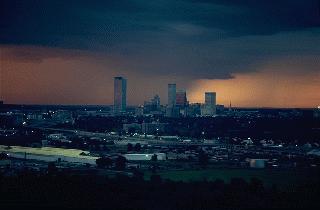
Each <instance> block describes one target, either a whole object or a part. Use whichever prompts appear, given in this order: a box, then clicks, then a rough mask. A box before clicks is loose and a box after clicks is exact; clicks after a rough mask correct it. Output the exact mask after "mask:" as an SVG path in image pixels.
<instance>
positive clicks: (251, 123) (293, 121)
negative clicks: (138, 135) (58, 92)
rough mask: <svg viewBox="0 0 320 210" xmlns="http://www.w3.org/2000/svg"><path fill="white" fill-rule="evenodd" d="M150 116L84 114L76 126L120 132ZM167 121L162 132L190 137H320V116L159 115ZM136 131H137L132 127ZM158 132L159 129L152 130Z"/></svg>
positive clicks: (91, 129) (297, 138)
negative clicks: (171, 116) (236, 116)
mask: <svg viewBox="0 0 320 210" xmlns="http://www.w3.org/2000/svg"><path fill="white" fill-rule="evenodd" d="M152 120H153V119H152V118H147V117H144V118H143V117H94V116H89V117H81V118H79V119H77V120H76V121H75V127H76V128H78V129H83V130H88V131H100V132H103V131H108V132H110V131H116V132H119V133H121V132H122V126H123V124H124V123H142V122H151V121H152ZM157 120H158V121H159V122H162V123H168V124H169V125H168V126H167V129H166V131H165V132H164V133H159V135H178V136H182V137H191V138H206V139H208V138H215V137H243V138H247V137H251V138H273V139H280V140H282V141H284V142H285V141H288V142H290V141H293V140H297V141H298V142H300V143H305V142H310V141H317V140H319V138H320V120H319V119H315V118H311V117H298V118H253V119H249V118H233V117H215V118H211V117H202V118H199V117H198V118H191V117H190V118H166V117H158V118H157ZM133 132H135V131H133ZM150 134H156V133H150Z"/></svg>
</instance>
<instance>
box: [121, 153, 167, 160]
mask: <svg viewBox="0 0 320 210" xmlns="http://www.w3.org/2000/svg"><path fill="white" fill-rule="evenodd" d="M153 155H157V160H166V159H167V156H166V154H165V153H154V154H125V155H124V157H125V158H126V159H127V160H129V161H130V160H133V161H142V160H151V158H152V156H153Z"/></svg>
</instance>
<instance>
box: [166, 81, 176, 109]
mask: <svg viewBox="0 0 320 210" xmlns="http://www.w3.org/2000/svg"><path fill="white" fill-rule="evenodd" d="M175 104H176V84H168V107H174V106H175Z"/></svg>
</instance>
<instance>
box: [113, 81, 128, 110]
mask: <svg viewBox="0 0 320 210" xmlns="http://www.w3.org/2000/svg"><path fill="white" fill-rule="evenodd" d="M113 102H114V112H115V113H119V112H121V111H122V112H124V111H126V106H127V80H126V79H125V78H123V77H115V78H114V101H113Z"/></svg>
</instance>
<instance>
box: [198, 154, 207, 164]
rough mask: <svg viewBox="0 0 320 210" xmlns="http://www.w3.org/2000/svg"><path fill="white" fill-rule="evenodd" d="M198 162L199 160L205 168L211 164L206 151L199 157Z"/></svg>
mask: <svg viewBox="0 0 320 210" xmlns="http://www.w3.org/2000/svg"><path fill="white" fill-rule="evenodd" d="M198 160H199V163H200V165H202V166H203V167H206V166H207V165H208V162H209V157H208V155H207V153H205V152H204V151H201V152H200V153H199V155H198Z"/></svg>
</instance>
